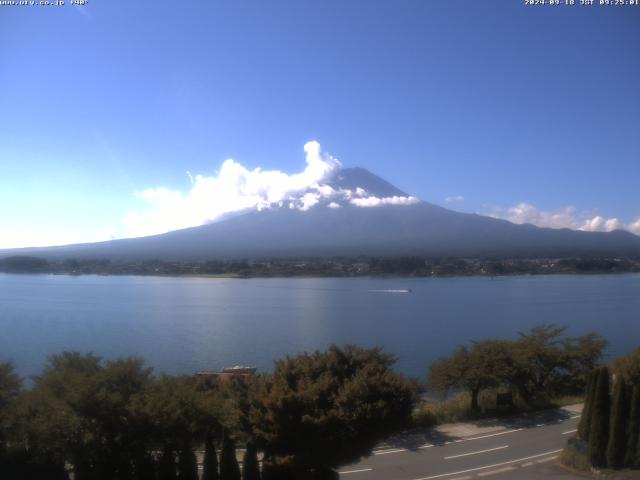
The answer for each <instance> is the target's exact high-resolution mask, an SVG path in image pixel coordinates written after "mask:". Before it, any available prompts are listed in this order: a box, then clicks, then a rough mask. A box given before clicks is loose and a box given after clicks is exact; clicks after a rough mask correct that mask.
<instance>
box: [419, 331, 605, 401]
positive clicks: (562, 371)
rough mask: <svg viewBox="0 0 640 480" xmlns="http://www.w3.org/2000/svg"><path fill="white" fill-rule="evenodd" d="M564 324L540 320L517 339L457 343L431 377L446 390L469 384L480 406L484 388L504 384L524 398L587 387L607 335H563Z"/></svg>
mask: <svg viewBox="0 0 640 480" xmlns="http://www.w3.org/2000/svg"><path fill="white" fill-rule="evenodd" d="M564 332H565V329H564V327H559V326H555V325H542V326H538V327H535V328H532V329H531V330H529V331H528V332H525V333H522V334H520V337H519V338H517V339H515V340H485V341H479V342H472V343H471V345H470V346H469V347H466V346H461V347H459V348H458V349H457V350H456V351H455V352H454V353H453V354H452V355H451V356H449V357H446V358H442V359H440V360H438V361H436V362H434V363H433V365H432V366H431V368H430V370H429V374H428V379H427V383H428V386H429V388H430V389H432V390H434V391H438V392H441V393H444V394H447V393H448V392H449V391H451V390H454V391H455V390H460V389H463V390H466V391H468V392H469V394H470V396H471V409H472V411H475V412H477V411H478V409H479V407H478V397H479V395H480V392H481V391H482V390H484V389H487V388H493V387H500V386H504V387H506V388H510V389H512V390H514V391H516V392H517V393H518V394H519V395H520V397H521V398H522V400H524V401H525V402H526V403H531V402H534V401H536V400H538V399H546V398H549V397H552V396H554V395H557V394H563V393H577V392H580V391H582V390H583V389H584V388H585V385H586V383H587V377H588V375H589V372H591V371H592V370H593V368H594V367H595V366H596V365H597V362H598V361H599V359H600V357H601V355H602V350H603V349H604V347H605V345H606V341H605V340H604V339H603V338H602V337H600V336H599V335H597V334H595V333H590V334H587V335H584V336H581V337H566V336H564Z"/></svg>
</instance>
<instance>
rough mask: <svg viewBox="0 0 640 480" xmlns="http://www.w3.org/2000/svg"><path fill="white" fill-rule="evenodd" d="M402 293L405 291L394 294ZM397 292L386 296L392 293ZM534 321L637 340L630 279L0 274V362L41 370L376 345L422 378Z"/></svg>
mask: <svg viewBox="0 0 640 480" xmlns="http://www.w3.org/2000/svg"><path fill="white" fill-rule="evenodd" d="M403 289H406V290H410V292H408V293H402V292H397V290H403ZM394 290H396V291H394ZM540 323H558V324H562V325H566V326H567V327H569V332H570V333H571V334H582V333H586V332H589V331H597V332H599V333H601V334H602V335H604V336H605V337H606V338H607V339H608V340H609V342H610V346H609V348H608V351H607V353H608V354H609V355H618V354H623V353H627V352H628V351H630V350H631V349H632V348H633V347H635V346H637V345H640V275H635V274H634V275H609V276H596V275H593V276H591V275H590V276H574V275H566V276H565V275H555V276H523V277H505V278H496V279H494V280H491V279H488V278H479V277H477V278H448V279H398V278H382V279H380V278H376V279H370V278H350V279H347V278H331V279H324V278H322V279H319V278H309V279H307V278H304V279H303V278H287V279H249V280H235V279H210V278H167V277H133V276H131V277H120V276H112V277H100V276H78V277H73V276H55V275H8V274H0V332H1V333H0V360H12V361H13V362H14V363H15V365H16V367H17V370H18V371H19V373H21V374H22V375H26V376H29V375H33V374H36V373H38V372H39V371H40V369H41V368H42V366H43V364H44V361H45V359H46V357H47V355H49V354H51V353H56V352H61V351H63V350H80V351H83V352H86V351H92V352H94V353H96V354H98V355H101V356H103V357H105V358H114V357H117V356H121V355H134V354H136V355H141V356H143V357H144V358H145V359H146V360H147V361H148V363H149V364H150V365H151V366H152V367H154V368H155V369H156V371H164V372H168V373H178V372H182V373H190V372H193V371H195V370H202V369H216V368H219V367H223V366H229V365H235V364H248V365H257V366H258V368H259V369H260V370H270V369H271V367H272V364H273V360H274V359H275V358H278V357H280V356H282V355H284V354H286V353H296V352H301V351H305V350H307V351H309V350H313V349H318V348H320V349H321V348H324V347H326V346H327V345H329V344H331V343H337V344H346V343H356V344H359V345H363V346H372V345H381V346H383V347H384V348H385V349H386V350H387V351H389V352H392V353H394V354H396V355H397V357H398V363H397V368H398V370H400V371H402V372H404V373H407V374H410V375H414V376H417V377H421V378H422V377H424V375H425V373H426V371H427V367H428V365H429V364H430V362H432V361H433V360H434V359H436V358H438V357H440V356H443V355H447V354H448V353H450V352H451V351H452V349H453V348H454V347H455V346H456V345H458V344H460V343H463V342H467V341H469V340H473V339H483V338H498V337H514V336H516V335H517V332H519V331H522V330H525V329H527V328H529V327H532V326H534V325H537V324H540Z"/></svg>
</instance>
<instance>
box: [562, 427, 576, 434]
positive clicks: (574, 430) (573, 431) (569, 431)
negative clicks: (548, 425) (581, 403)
mask: <svg viewBox="0 0 640 480" xmlns="http://www.w3.org/2000/svg"><path fill="white" fill-rule="evenodd" d="M577 431H578V429H577V428H575V429H573V430H567V431H566V432H562V435H569V434H570V433H575V432H577Z"/></svg>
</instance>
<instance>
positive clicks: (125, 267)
mask: <svg viewBox="0 0 640 480" xmlns="http://www.w3.org/2000/svg"><path fill="white" fill-rule="evenodd" d="M0 272H5V273H54V274H69V275H82V274H98V275H184V276H193V275H201V276H227V277H240V278H247V277H291V276H316V277H354V276H376V275H401V276H413V277H448V276H497V275H524V274H534V275H540V274H555V273H630V272H640V258H624V257H601V256H585V257H566V258H539V257H536V258H501V257H496V258H492V257H486V258H460V257H435V258H434V257H415V256H393V257H392V256H387V257H354V258H351V257H331V258H262V259H227V260H207V261H168V260H159V259H148V260H109V259H73V258H71V259H60V260H50V259H49V260H48V259H45V258H40V257H35V256H28V255H12V256H7V257H4V258H0Z"/></svg>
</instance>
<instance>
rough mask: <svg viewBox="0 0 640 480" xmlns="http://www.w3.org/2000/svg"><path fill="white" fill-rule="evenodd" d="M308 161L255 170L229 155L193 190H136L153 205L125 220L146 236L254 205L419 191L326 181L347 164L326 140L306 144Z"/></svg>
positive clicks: (331, 203)
mask: <svg viewBox="0 0 640 480" xmlns="http://www.w3.org/2000/svg"><path fill="white" fill-rule="evenodd" d="M304 151H305V154H306V167H305V169H304V170H303V171H302V172H299V173H294V174H287V173H284V172H281V171H278V170H262V169H260V168H256V169H254V170H249V169H247V168H246V167H244V166H243V165H242V164H240V163H238V162H236V161H234V160H231V159H229V160H226V161H225V162H224V163H223V164H222V167H221V168H220V171H219V173H218V174H217V175H216V176H205V175H192V174H191V173H190V172H187V174H188V176H189V178H190V180H191V188H190V190H189V191H187V192H181V191H176V190H171V189H169V188H166V187H156V188H148V189H145V190H143V191H141V192H137V193H136V196H137V197H139V198H141V199H142V200H144V201H145V202H146V204H147V205H148V207H147V208H146V209H145V210H144V211H141V212H129V213H128V214H127V215H126V217H125V219H124V223H125V225H126V227H127V229H128V234H127V236H128V237H141V236H147V235H153V234H158V233H165V232H168V231H172V230H179V229H182V228H187V227H195V226H199V225H203V224H205V223H208V222H212V221H215V220H217V219H220V218H221V217H223V216H225V215H228V214H231V213H234V212H242V211H248V210H250V209H257V210H262V209H266V208H289V209H297V210H300V211H307V210H309V209H311V208H316V207H318V206H319V205H321V204H323V205H324V206H325V207H328V208H332V209H334V208H340V207H342V206H345V205H347V204H350V205H353V206H356V207H379V206H384V205H411V204H414V203H417V202H419V200H418V199H417V198H416V197H411V196H406V197H405V196H391V197H377V196H375V195H373V194H370V193H369V192H367V191H366V190H364V189H363V188H359V187H358V188H352V189H349V188H339V187H336V188H333V187H332V186H331V185H328V184H327V183H326V182H327V180H328V179H330V177H331V176H332V175H334V174H335V173H336V172H338V171H339V170H340V169H341V168H342V164H341V163H340V161H339V160H337V159H336V158H334V157H332V156H331V155H329V154H328V153H324V152H322V149H321V147H320V144H319V143H318V142H316V141H311V142H308V143H306V144H305V146H304Z"/></svg>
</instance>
